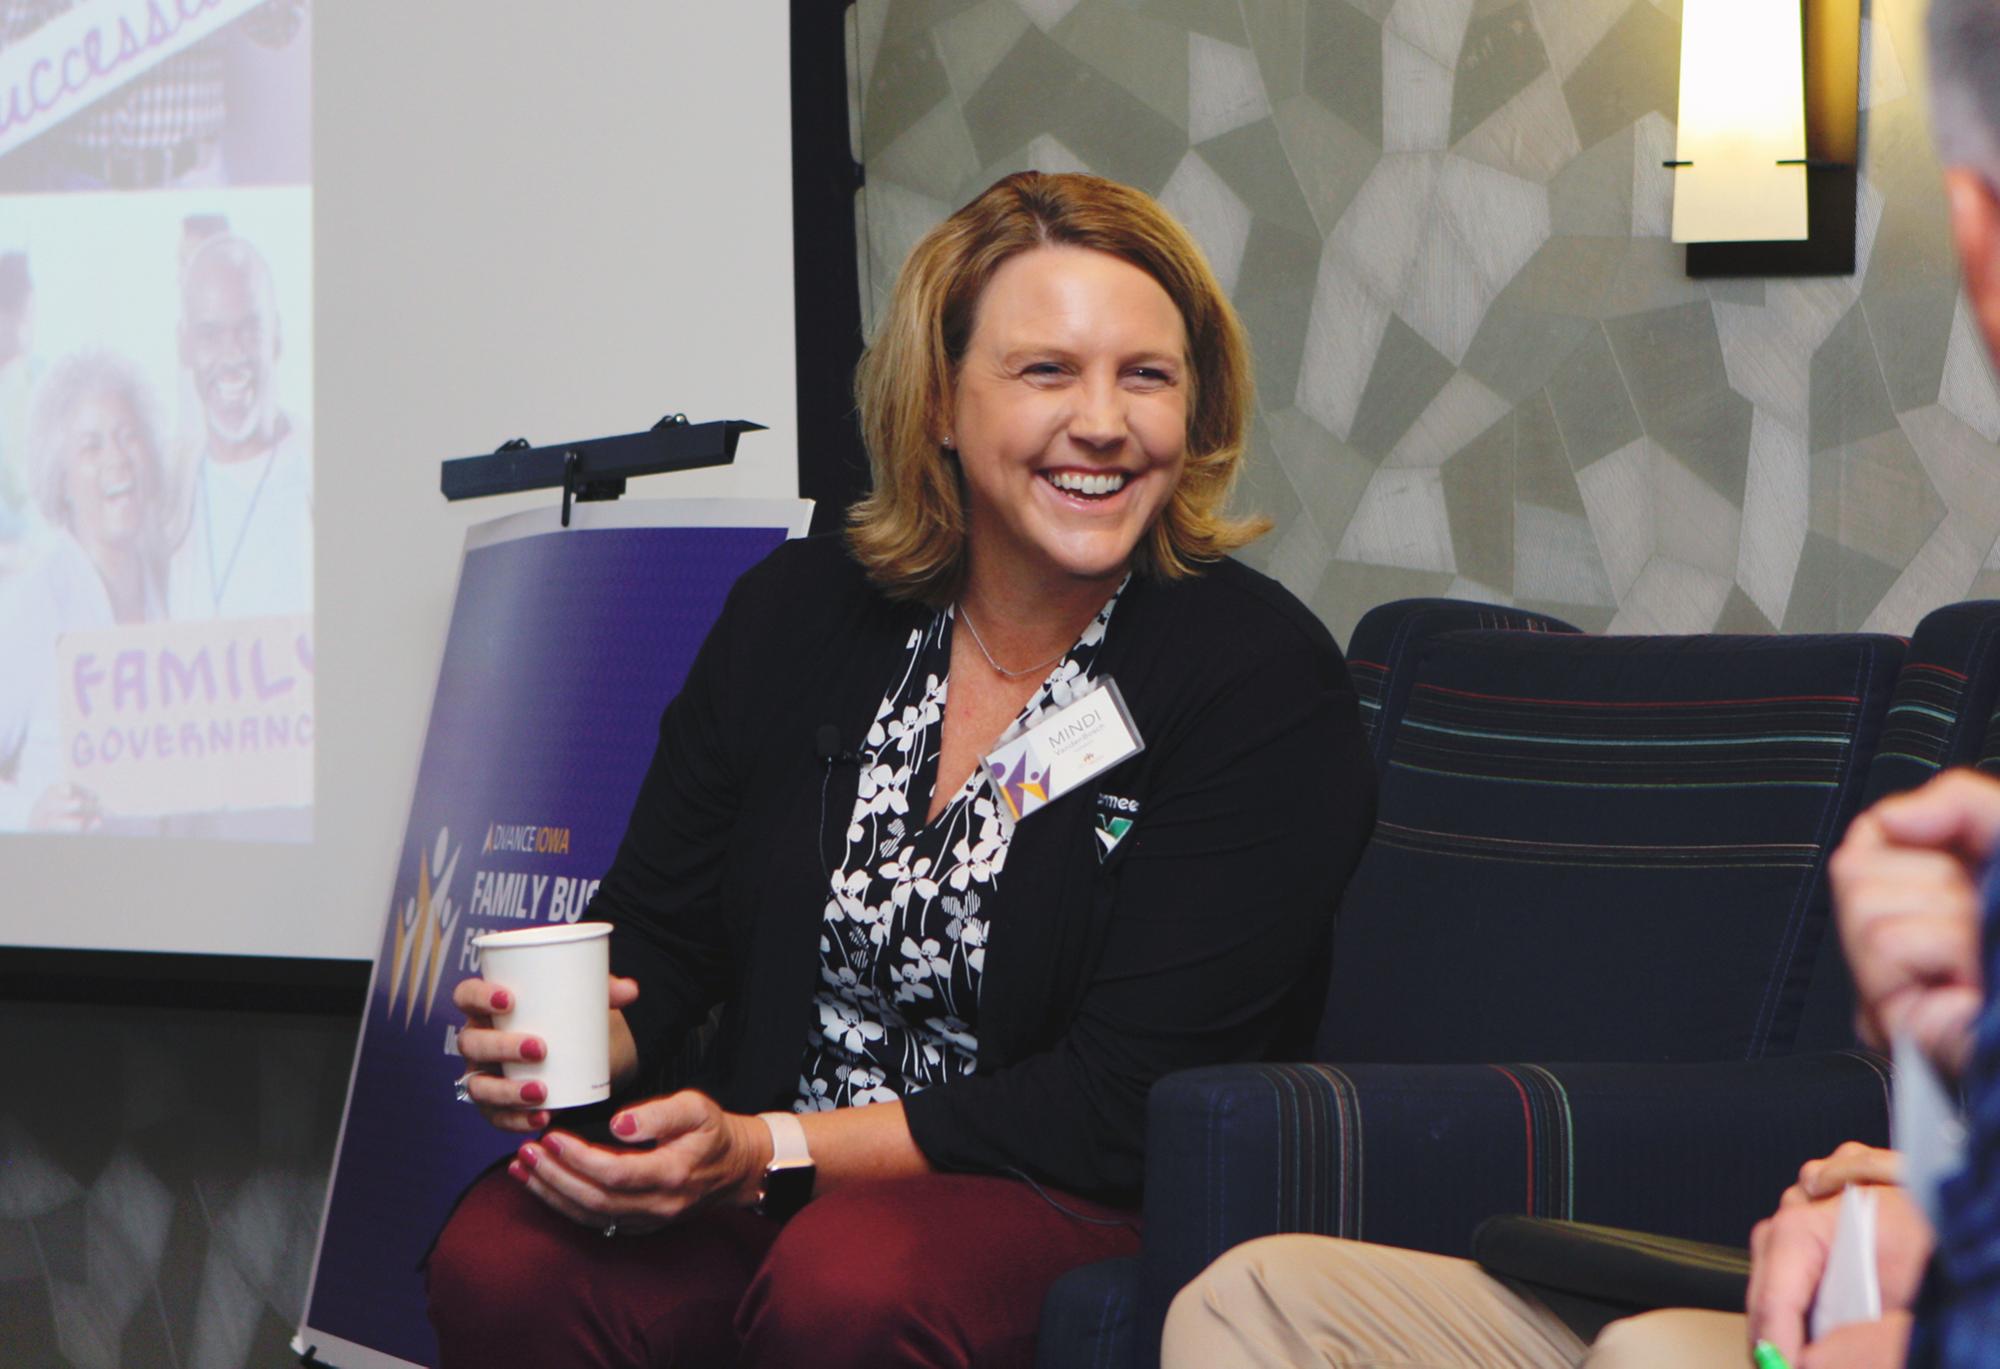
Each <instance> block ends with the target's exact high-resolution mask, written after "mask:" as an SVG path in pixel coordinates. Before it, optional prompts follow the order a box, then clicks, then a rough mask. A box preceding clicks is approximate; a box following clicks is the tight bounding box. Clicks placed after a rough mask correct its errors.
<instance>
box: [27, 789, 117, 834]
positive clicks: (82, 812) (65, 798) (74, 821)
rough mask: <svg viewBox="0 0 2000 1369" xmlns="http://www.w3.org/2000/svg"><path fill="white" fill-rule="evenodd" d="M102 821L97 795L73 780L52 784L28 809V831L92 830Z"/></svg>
mask: <svg viewBox="0 0 2000 1369" xmlns="http://www.w3.org/2000/svg"><path fill="white" fill-rule="evenodd" d="M103 825H104V814H103V812H102V810H101V809H100V808H99V807H98V803H97V795H95V794H93V793H91V792H90V790H88V789H84V788H82V787H80V786H78V785H74V784H52V785H50V786H49V787H48V788H47V789H44V790H43V791H42V796H41V797H40V798H39V799H36V800H35V806H34V808H33V809H31V810H30V811H29V813H28V830H29V831H31V832H94V831H96V830H97V829H98V828H99V827H101V826H103Z"/></svg>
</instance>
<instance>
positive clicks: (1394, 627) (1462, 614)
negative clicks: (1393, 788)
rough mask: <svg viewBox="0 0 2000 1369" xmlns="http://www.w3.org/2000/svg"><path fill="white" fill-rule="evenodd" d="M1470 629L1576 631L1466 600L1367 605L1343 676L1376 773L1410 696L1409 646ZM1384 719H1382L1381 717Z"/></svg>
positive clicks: (1524, 612)
mask: <svg viewBox="0 0 2000 1369" xmlns="http://www.w3.org/2000/svg"><path fill="white" fill-rule="evenodd" d="M1473 628H1486V629H1494V630H1508V631H1514V632H1576V631H1578V629H1576V628H1573V627H1571V626H1570V625H1569V624H1568V623H1565V622H1564V621H1563V620H1562V619H1560V618H1552V617H1550V616H1549V615H1548V614H1546V613H1530V612H1529V611H1527V610H1526V609H1518V608H1506V607H1503V606H1501V605H1499V604H1482V603H1478V602H1475V601H1473V600H1470V599H1398V600H1396V601H1395V602H1394V603H1388V604H1382V605H1380V606H1379V607H1376V608H1371V609H1369V610H1368V612H1367V613H1365V614H1363V615H1362V616H1361V621H1360V622H1358V623H1356V624H1355V625H1354V635H1353V636H1352V637H1350V638H1349V639H1348V642H1347V674H1348V677H1349V678H1350V679H1352V680H1353V682H1354V694H1355V697H1356V698H1357V699H1359V700H1360V703H1361V730H1362V732H1363V733H1364V734H1365V735H1366V736H1367V738H1368V750H1369V754H1370V755H1371V756H1372V757H1373V758H1374V761H1375V769H1376V772H1377V773H1378V774H1379V773H1380V772H1381V770H1382V768H1383V767H1384V766H1385V765H1387V764H1388V760H1389V735H1390V733H1391V732H1393V731H1394V730H1395V725H1394V720H1395V719H1396V718H1399V717H1401V716H1402V711H1403V704H1404V702H1405V700H1407V699H1408V698H1409V694H1410V672H1409V670H1408V669H1407V668H1406V667H1407V666H1408V664H1409V662H1410V660H1411V656H1412V652H1413V649H1414V648H1415V647H1416V646H1417V645H1418V644H1420V643H1423V642H1427V641H1429V640H1430V639H1431V638H1433V637H1435V636H1437V635H1438V634H1439V633H1442V632H1459V631H1465V630H1468V629H1473ZM1385 719H1386V720H1387V722H1386V723H1385V721H1384V720H1385Z"/></svg>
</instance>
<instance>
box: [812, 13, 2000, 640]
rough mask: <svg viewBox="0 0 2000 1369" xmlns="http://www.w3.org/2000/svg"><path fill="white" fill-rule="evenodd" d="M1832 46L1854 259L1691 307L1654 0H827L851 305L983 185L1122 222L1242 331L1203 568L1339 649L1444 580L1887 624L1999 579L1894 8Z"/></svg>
mask: <svg viewBox="0 0 2000 1369" xmlns="http://www.w3.org/2000/svg"><path fill="white" fill-rule="evenodd" d="M1869 10H1870V12H1869V15H1868V17H1867V19H1866V21H1865V32H1864V51H1863V62H1864V67H1863V72H1864V76H1863V87H1864V89H1863V106H1864V108H1863V115H1862V120H1863V124H1862V137H1863V158H1862V167H1861V186H1860V201H1861V222H1860V227H1859V258H1858V269H1857V271H1856V273H1855V274H1854V275H1853V276H1852V277H1838V278H1820V279H1804V280H1798V279H1793V280H1777V279H1772V280H1748V281H1730V282H1699V281H1690V280H1689V279H1688V278H1687V276H1686V273H1685V270H1684V259H1683V254H1682V249H1681V248H1679V247H1676V246H1675V245H1674V244H1673V243H1671V242H1670V241H1669V240H1668V227H1669V217H1670V210H1671V206H1672V181H1671V177H1672V175H1673V173H1672V172H1671V171H1669V170H1667V169H1666V168H1664V167H1662V166H1661V162H1662V161H1663V160H1666V159H1668V158H1670V157H1671V156H1672V155H1673V145H1674V111H1675V104H1676V101H1677V78H1678V70H1679V43H1680V6H1679V4H1678V3H1676V2H1675V0H1240V2H1239V0H861V3H860V4H859V5H858V6H857V7H856V9H855V10H854V11H853V18H852V20H851V22H852V24H853V30H854V32H853V49H852V56H851V59H850V67H851V68H852V70H851V71H850V88H851V91H852V93H853V104H854V119H855V134H856V145H857V149H858V156H859V157H860V159H861V161H862V163H863V165H864V167H865V169H866V173H867V184H866V186H865V188H864V190H863V192H862V194H861V196H860V208H859V213H860V216H861V223H860V233H859V239H860V241H859V250H860V253H861V258H862V260H861V270H862V277H861V278H862V292H863V295H864V300H863V314H864V321H865V322H871V323H872V320H873V318H874V317H875V314H876V312H877V311H878V310H879V309H880V308H881V306H882V304H883V302H884V300H885V298H886V295H887V292H888V289H889V287H890V285H891V283H892V282H893V280H894V277H895V272H896V269H897V266H898V265H899V264H900V262H901V261H902V258H903V256H904V254H905V253H906V252H907V251H908V250H909V248H910V246H911V244H913V243H914V242H915V241H916V239H917V238H918V237H919V236H921V235H922V234H923V232H924V231H925V230H927V229H928V228H930V227H931V226H932V225H933V224H935V223H936V222H937V221H938V220H940V219H941V218H943V217H944V216H945V215H946V214H947V213H949V212H950V211H951V209H953V208H954V207H956V206H957V205H959V204H962V203H963V202H964V201H966V200H967V199H969V198H971V197H972V195H974V194H976V193H977V192H978V191H979V190H980V189H982V188H983V187H984V186H986V185H987V184H989V183H990V182H991V181H993V180H994V179H996V178H997V177H999V176H1001V175H1003V174H1005V173H1007V172H1010V171H1014V170H1019V169H1021V168H1024V167H1036V168H1040V169H1043V170H1088V171H1094V172H1097V173H1098V174H1101V175H1105V176H1110V177H1113V178H1115V179H1118V180H1122V181H1126V182H1129V183H1131V184H1133V185H1137V186H1139V187H1141V188H1143V189H1145V190H1147V191H1150V192H1151V193H1153V194H1154V195H1156V196H1158V197H1159V198H1160V199H1161V200H1162V201H1163V202H1164V203H1165V204H1166V205H1167V206H1168V208H1170V209H1171V210H1173V211H1174V212H1175V213H1176V214H1177V215H1178V216H1179V217H1180V218H1181V219H1182V221H1183V222H1184V223H1186V224H1187V226H1188V227H1189V228H1190V229H1191V230H1192V231H1193V233H1194V234H1195V236H1196V237H1197V238H1198V239H1199V240H1200V242H1201V243H1202V245H1203V247H1204V248H1205V250H1206V251H1207V252H1208V254H1209V257H1210V260H1211V262H1212V263H1213V265H1214V266H1215V269H1216V273H1217V275H1218V276H1219V277H1220V278H1221V280H1222V282H1223V284H1224V286H1225V287H1226V288H1227V289H1228V290H1229V291H1230V294H1231V297H1232V298H1233V299H1234V300H1235V302H1236V306H1237V308H1238V310H1239V311H1240V312H1241V313H1242V315H1243V317H1244V319H1245V321H1246V323H1247V324H1248V326H1249V328H1250V332H1251V336H1252V340H1253V343H1254V346H1255V350H1256V360H1257V375H1258V387H1259V403H1258V408H1257V415H1256V421H1255V439H1254V445H1253V449H1252V454H1251V460H1250V462H1249V469H1248V472H1247V475H1246V478H1245V482H1244V487H1243V491H1242V498H1241V503H1242V504H1243V505H1244V506H1245V507H1246V508H1255V509H1257V510H1259V511H1261V512H1264V513H1267V514H1269V515H1270V516H1271V517H1272V518H1273V519H1274V520H1275V521H1276V528H1275V530H1274V531H1273V532H1272V533H1271V534H1270V535H1269V536H1268V537H1266V538H1265V539H1264V540H1263V541H1262V542H1260V543H1258V544H1256V545H1254V546H1252V547H1251V548H1249V549H1247V550H1246V551H1245V552H1244V553H1243V556H1244V558H1245V559H1246V560H1249V561H1251V562H1252V563H1253V564H1256V565H1259V566H1260V567H1262V568H1264V569H1266V570H1268V571H1270V572H1271V573H1272V574H1274V575H1276V576H1277V577H1278V578H1279V579H1281V580H1282V581H1284V582H1285V584H1287V585H1288V586H1289V587H1290V588H1291V589H1292V590H1293V591H1294V592H1296V593H1297V594H1298V595H1299V596H1300V597H1301V598H1302V599H1304V600H1306V601H1307V602H1308V603H1309V604H1311V605H1312V607H1313V608H1314V609H1315V610H1316V611H1317V612H1318V613H1319V614H1320V615H1321V616H1322V617H1323V618H1324V619H1325V620H1326V621H1327V623H1328V625H1329V626H1330V627H1331V628H1332V629H1333V630H1334V632H1335V633H1336V635H1338V636H1339V637H1340V639H1341V640H1343V641H1344V640H1346V637H1347V634H1348V632H1349V631H1350V630H1351V628H1352V626H1353V624H1354V622H1355V620H1356V619H1357V618H1358V617H1359V616H1360V615H1361V613H1362V612H1363V611H1365V610H1366V609H1367V608H1368V607H1370V606H1371V605H1374V604H1377V603H1380V602H1383V601H1385V600H1388V599H1394V598H1401V597H1406V596H1410V595H1419V594H1448V595H1454V596H1462V597H1473V598H1480V599H1488V600H1497V601H1501V602H1507V603H1516V604H1521V605H1527V606H1533V607H1536V608H1541V609H1546V610H1548V611H1550V612H1553V613H1555V614H1557V615H1558V616H1560V617H1563V618H1567V619H1569V620H1570V621H1572V622H1574V623H1576V624H1577V625H1579V626H1581V627H1584V628H1587V629H1593V630H1603V629H1607V628H1608V629H1610V630H1614V631H1621V632H1624V631H1629V632H1695V631H1707V630H1721V631H1743V632H1767V631H1771V630H1774V629H1777V630H1784V631H1830V630H1851V629H1857V628H1867V629H1871V630H1884V631H1895V632H1907V631H1908V630H1909V629H1910V628H1911V627H1912V626H1913V625H1914V624H1915V623H1916V621H1917V619H1918V618H1919V617H1921V616H1922V614H1923V613H1924V612H1925V611H1926V610H1927V609H1929V608H1931V607H1934V606H1936V605H1938V604H1941V603H1948V602H1951V601H1953V600H1956V599H1962V598H1966V597H1974V596H1984V595H2000V553H1996V542H1997V541H2000V454H1996V451H1995V442H1996V440H2000V391H1996V387H1995V383H1994V378H1993V375H1992V372H1991V370H1990V368H1989V365H1988V362H1987V360H1986V357H1985V354H1984V352H1983V350H1982V348H1981V346H1980V344H1979V340H1978V336H1977V334H1976V332H1975V330H1974V328H1973V327H1972V326H1971V323H1970V321H1969V319H1968V318H1967V316H1966V312H1965V308H1964V305H1963V303H1962V302H1961V299H1960V292H1959V287H1958V276H1957V269H1956V266H1955V264H1954V262H1953V258H1952V253H1951V244H1950V240H1949V237H1948V234H1947V231H1946V225H1945V217H1944V201H1943V194H1942V191H1941V189H1940V183H1939V178H1938V168H1937V162H1936V158H1935V156H1934V155H1933V153H1932V151H1931V147H1930V141H1929V133H1928V129H1927V125H1926V110H1925V108H1924V99H1923V90H1922V74H1921V69H1920V68H1921V63H1922V59H1923V51H1922V41H1921V19H1922V5H1921V2H1920V0H1877V3H1875V4H1873V5H1872V6H1870V7H1869Z"/></svg>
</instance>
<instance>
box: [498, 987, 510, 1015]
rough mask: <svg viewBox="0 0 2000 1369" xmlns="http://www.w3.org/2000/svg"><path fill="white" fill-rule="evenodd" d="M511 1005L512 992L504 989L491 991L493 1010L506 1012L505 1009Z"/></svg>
mask: <svg viewBox="0 0 2000 1369" xmlns="http://www.w3.org/2000/svg"><path fill="white" fill-rule="evenodd" d="M513 1006H514V997H513V995H512V994H510V993H508V992H507V991H506V990H505V989H495V990H494V991H493V1011H494V1012H506V1011H507V1009H509V1008H511V1007H513Z"/></svg>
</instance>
